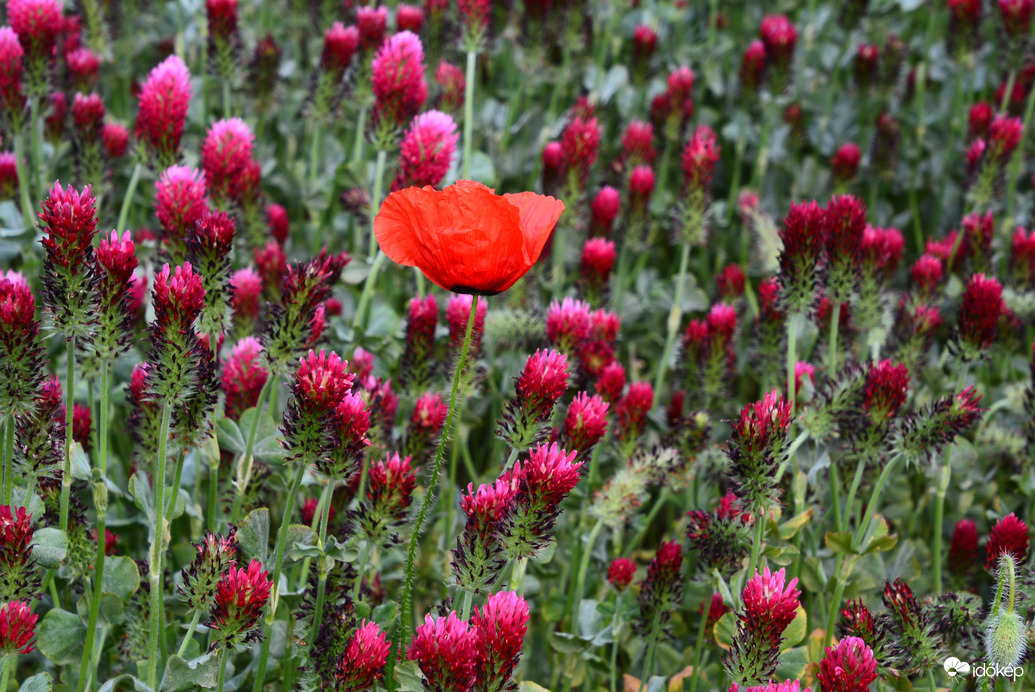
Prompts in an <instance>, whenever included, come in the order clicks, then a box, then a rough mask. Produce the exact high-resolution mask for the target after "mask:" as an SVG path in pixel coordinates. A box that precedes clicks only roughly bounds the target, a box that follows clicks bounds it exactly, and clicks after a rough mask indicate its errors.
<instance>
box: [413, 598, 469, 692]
mask: <svg viewBox="0 0 1035 692" xmlns="http://www.w3.org/2000/svg"><path fill="white" fill-rule="evenodd" d="M479 648H480V642H479V638H478V632H477V630H474V629H472V628H471V627H470V626H469V625H468V623H466V622H464V621H463V620H461V619H460V618H458V617H457V616H456V613H453V612H450V613H449V615H447V616H445V617H439V618H436V617H434V616H432V615H428V616H427V617H426V618H425V620H424V624H423V625H420V626H419V627H418V628H417V635H416V636H415V637H414V638H413V641H412V642H411V643H410V648H409V649H408V650H407V652H406V658H407V659H408V660H411V661H416V662H417V665H418V666H419V667H420V672H421V673H422V674H423V675H424V688H425V689H427V690H432V691H433V692H467V691H468V690H470V689H471V688H472V686H473V685H474V683H475V680H476V679H477V666H478V660H479V657H480V655H481V654H480V651H479Z"/></svg>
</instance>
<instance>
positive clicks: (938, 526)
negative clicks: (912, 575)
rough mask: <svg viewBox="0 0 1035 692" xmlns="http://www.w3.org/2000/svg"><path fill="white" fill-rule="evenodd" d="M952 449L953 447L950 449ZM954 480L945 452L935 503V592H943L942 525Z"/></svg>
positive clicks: (933, 549) (947, 453)
mask: <svg viewBox="0 0 1035 692" xmlns="http://www.w3.org/2000/svg"><path fill="white" fill-rule="evenodd" d="M949 449H951V447H950V448H949ZM951 478H952V466H950V465H949V452H948V450H946V452H945V465H944V466H942V470H941V473H940V474H939V477H938V493H937V495H935V502H934V545H933V547H932V552H933V554H934V591H935V593H941V592H942V523H943V522H944V521H945V495H946V493H947V492H948V490H949V481H950V480H951Z"/></svg>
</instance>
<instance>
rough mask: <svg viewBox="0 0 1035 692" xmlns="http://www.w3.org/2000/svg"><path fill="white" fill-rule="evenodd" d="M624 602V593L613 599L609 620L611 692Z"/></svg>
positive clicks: (615, 682) (615, 678) (615, 680)
mask: <svg viewBox="0 0 1035 692" xmlns="http://www.w3.org/2000/svg"><path fill="white" fill-rule="evenodd" d="M624 600H625V592H624V591H622V592H620V593H619V594H618V597H617V598H615V614H614V617H613V618H612V620H611V636H612V637H613V638H614V643H612V644H611V673H610V675H609V677H610V678H611V692H618V646H619V644H620V643H621V641H620V639H619V636H618V635H619V631H620V629H621V626H622V606H623V603H622V602H623V601H624ZM695 670H696V669H695Z"/></svg>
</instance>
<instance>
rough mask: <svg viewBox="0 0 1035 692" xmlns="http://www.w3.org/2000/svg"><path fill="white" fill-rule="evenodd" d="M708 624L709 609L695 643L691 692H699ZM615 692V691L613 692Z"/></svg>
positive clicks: (705, 611)
mask: <svg viewBox="0 0 1035 692" xmlns="http://www.w3.org/2000/svg"><path fill="white" fill-rule="evenodd" d="M707 624H708V607H707V605H706V606H705V609H704V612H703V613H701V622H700V623H699V624H698V625H697V641H696V642H694V677H693V679H692V680H691V681H690V692H697V681H698V680H699V679H700V677H701V654H702V653H703V651H704V630H705V627H706V626H707ZM612 692H614V690H612Z"/></svg>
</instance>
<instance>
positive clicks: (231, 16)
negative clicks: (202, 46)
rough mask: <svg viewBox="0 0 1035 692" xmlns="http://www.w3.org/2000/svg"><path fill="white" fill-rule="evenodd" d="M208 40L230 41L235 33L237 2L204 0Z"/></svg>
mask: <svg viewBox="0 0 1035 692" xmlns="http://www.w3.org/2000/svg"><path fill="white" fill-rule="evenodd" d="M205 16H206V18H207V19H208V35H209V38H210V39H216V40H220V41H231V40H232V39H233V36H234V34H236V33H237V0H205Z"/></svg>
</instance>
